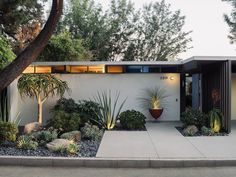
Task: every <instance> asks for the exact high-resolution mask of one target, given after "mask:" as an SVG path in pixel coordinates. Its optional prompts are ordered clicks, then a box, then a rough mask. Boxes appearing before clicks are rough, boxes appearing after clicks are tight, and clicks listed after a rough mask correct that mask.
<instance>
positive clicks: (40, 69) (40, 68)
mask: <svg viewBox="0 0 236 177" xmlns="http://www.w3.org/2000/svg"><path fill="white" fill-rule="evenodd" d="M51 72H52V67H51V66H36V67H35V73H51Z"/></svg>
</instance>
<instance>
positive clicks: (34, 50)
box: [0, 0, 63, 91]
mask: <svg viewBox="0 0 236 177" xmlns="http://www.w3.org/2000/svg"><path fill="white" fill-rule="evenodd" d="M62 8H63V0H53V2H52V9H51V13H50V15H49V18H48V20H47V22H46V24H45V26H44V28H43V30H42V31H41V32H40V33H39V35H38V36H37V37H36V38H35V40H34V41H33V42H32V43H31V44H29V46H28V47H27V48H26V49H25V50H24V51H23V52H21V53H20V54H19V55H18V56H17V57H16V59H15V60H14V61H13V62H12V63H10V64H9V65H8V66H6V67H5V68H4V69H3V70H1V71H0V91H2V90H3V89H4V88H5V87H7V86H8V85H9V84H10V83H11V82H12V81H14V80H15V79H16V78H17V77H18V76H19V75H20V74H21V73H22V72H23V71H24V70H25V69H26V68H27V67H28V66H29V65H30V64H31V63H32V62H33V61H34V60H36V58H37V57H38V56H39V54H40V53H41V52H42V50H43V49H44V47H45V46H46V45H47V43H48V40H49V39H50V37H51V35H52V33H53V32H54V30H55V28H56V25H57V22H58V21H59V19H60V16H61V13H62Z"/></svg>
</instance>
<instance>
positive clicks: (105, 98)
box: [94, 91, 126, 130]
mask: <svg viewBox="0 0 236 177" xmlns="http://www.w3.org/2000/svg"><path fill="white" fill-rule="evenodd" d="M119 97H120V93H119V92H116V94H115V96H114V97H113V98H112V94H111V91H109V92H105V91H103V92H98V93H97V95H96V96H95V97H94V99H95V101H96V102H97V103H98V104H99V105H100V110H99V112H98V113H97V116H98V120H94V121H96V122H97V123H98V124H99V125H100V126H101V127H103V128H105V129H107V130H111V129H113V128H114V127H115V124H116V121H117V119H118V117H119V114H120V111H121V109H122V107H123V106H124V104H125V101H126V99H125V100H123V101H122V102H121V104H120V105H118V100H119Z"/></svg>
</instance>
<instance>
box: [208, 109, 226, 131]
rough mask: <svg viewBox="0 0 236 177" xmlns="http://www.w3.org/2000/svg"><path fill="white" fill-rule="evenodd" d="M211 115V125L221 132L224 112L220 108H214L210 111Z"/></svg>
mask: <svg viewBox="0 0 236 177" xmlns="http://www.w3.org/2000/svg"><path fill="white" fill-rule="evenodd" d="M209 117H210V127H211V129H212V130H213V131H214V132H215V133H219V132H220V130H221V120H222V117H223V115H222V113H221V112H220V110H219V109H213V110H211V111H210V112H209Z"/></svg>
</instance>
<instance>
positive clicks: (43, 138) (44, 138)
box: [32, 130, 58, 145]
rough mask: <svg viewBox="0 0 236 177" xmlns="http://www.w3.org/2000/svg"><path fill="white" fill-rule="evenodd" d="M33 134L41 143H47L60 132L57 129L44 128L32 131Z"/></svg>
mask: <svg viewBox="0 0 236 177" xmlns="http://www.w3.org/2000/svg"><path fill="white" fill-rule="evenodd" d="M32 136H33V137H34V138H35V139H36V140H37V142H38V143H39V144H40V145H45V144H46V143H49V142H51V141H53V140H55V139H56V138H57V136H58V134H57V131H56V130H52V131H50V130H42V131H38V132H34V133H32Z"/></svg>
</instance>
